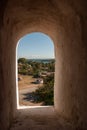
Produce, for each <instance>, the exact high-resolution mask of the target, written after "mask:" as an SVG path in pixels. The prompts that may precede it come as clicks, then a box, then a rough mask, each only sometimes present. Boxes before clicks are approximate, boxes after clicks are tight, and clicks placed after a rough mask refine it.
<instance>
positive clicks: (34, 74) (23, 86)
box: [17, 32, 55, 109]
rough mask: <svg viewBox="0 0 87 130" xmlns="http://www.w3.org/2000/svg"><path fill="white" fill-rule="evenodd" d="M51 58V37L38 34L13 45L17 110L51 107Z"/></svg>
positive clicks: (52, 60) (52, 52) (52, 100)
mask: <svg viewBox="0 0 87 130" xmlns="http://www.w3.org/2000/svg"><path fill="white" fill-rule="evenodd" d="M54 73H55V56H54V45H53V41H52V40H51V38H50V37H49V36H48V35H46V34H44V33H40V32H34V33H30V34H27V35H25V36H24V37H22V38H21V39H20V40H19V42H18V45H17V84H18V85H17V108H19V109H20V108H22V107H23V108H24V107H25V108H27V107H38V106H39V107H41V106H42V107H43V106H53V105H54Z"/></svg>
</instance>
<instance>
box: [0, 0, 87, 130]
mask: <svg viewBox="0 0 87 130" xmlns="http://www.w3.org/2000/svg"><path fill="white" fill-rule="evenodd" d="M86 7H87V2H86V0H83V1H82V0H77V1H75V0H8V1H7V0H3V1H2V2H0V58H1V59H0V130H7V127H8V126H9V122H10V121H11V119H12V116H14V115H15V110H16V81H15V79H16V71H15V70H16V45H17V42H18V40H19V39H20V38H21V37H22V36H24V35H25V34H27V33H31V32H36V31H37V32H43V33H45V34H48V35H49V36H50V37H51V38H52V39H53V41H54V46H55V57H56V70H55V71H56V74H55V110H56V111H57V112H58V114H60V115H61V116H63V117H64V118H67V119H69V120H71V121H73V122H74V123H76V124H79V125H81V124H83V127H86V128H87V126H86V125H85V124H87V112H86V110H87V45H86V40H87V37H86V34H87V14H86ZM81 122H82V123H81ZM4 124H5V125H4Z"/></svg>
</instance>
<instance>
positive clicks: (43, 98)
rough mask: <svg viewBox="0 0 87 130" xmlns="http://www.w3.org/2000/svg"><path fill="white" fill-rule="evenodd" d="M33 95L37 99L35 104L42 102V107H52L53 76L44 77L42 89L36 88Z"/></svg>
mask: <svg viewBox="0 0 87 130" xmlns="http://www.w3.org/2000/svg"><path fill="white" fill-rule="evenodd" d="M33 94H34V95H35V96H36V97H38V98H37V101H36V102H43V105H54V99H53V97H54V75H51V76H48V77H46V78H45V79H44V84H43V87H40V88H38V89H37V90H36V91H35V92H33Z"/></svg>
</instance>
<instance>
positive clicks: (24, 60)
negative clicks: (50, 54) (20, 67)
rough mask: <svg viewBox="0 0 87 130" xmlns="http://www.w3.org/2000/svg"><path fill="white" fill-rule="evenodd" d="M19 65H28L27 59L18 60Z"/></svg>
mask: <svg viewBox="0 0 87 130" xmlns="http://www.w3.org/2000/svg"><path fill="white" fill-rule="evenodd" d="M18 63H22V64H23V63H27V59H25V58H20V59H18Z"/></svg>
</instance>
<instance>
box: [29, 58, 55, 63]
mask: <svg viewBox="0 0 87 130" xmlns="http://www.w3.org/2000/svg"><path fill="white" fill-rule="evenodd" d="M27 61H32V62H43V63H49V62H52V61H55V59H27Z"/></svg>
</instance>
